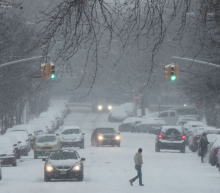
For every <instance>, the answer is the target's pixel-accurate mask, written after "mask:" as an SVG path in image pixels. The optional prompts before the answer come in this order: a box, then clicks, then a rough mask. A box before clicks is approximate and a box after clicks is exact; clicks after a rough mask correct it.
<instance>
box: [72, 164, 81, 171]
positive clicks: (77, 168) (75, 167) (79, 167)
mask: <svg viewBox="0 0 220 193" xmlns="http://www.w3.org/2000/svg"><path fill="white" fill-rule="evenodd" d="M73 170H75V171H79V170H81V166H80V165H76V166H73Z"/></svg>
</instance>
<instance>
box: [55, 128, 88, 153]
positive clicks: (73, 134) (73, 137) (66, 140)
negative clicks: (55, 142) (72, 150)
mask: <svg viewBox="0 0 220 193" xmlns="http://www.w3.org/2000/svg"><path fill="white" fill-rule="evenodd" d="M58 135H59V137H60V141H61V144H62V147H80V148H81V149H83V148H84V135H85V134H84V133H83V132H82V130H81V129H80V128H79V127H78V126H65V127H64V128H63V129H62V130H61V131H60V132H59V133H58Z"/></svg>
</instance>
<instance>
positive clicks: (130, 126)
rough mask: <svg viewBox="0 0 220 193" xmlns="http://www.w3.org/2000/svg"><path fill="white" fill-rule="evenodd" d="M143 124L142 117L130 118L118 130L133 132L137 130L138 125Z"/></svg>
mask: <svg viewBox="0 0 220 193" xmlns="http://www.w3.org/2000/svg"><path fill="white" fill-rule="evenodd" d="M141 122H142V118H140V117H129V118H127V119H125V120H124V121H123V122H122V124H120V125H119V128H118V130H119V131H120V132H132V131H133V130H134V129H135V126H136V124H138V123H141Z"/></svg>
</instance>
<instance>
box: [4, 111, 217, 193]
mask: <svg viewBox="0 0 220 193" xmlns="http://www.w3.org/2000/svg"><path fill="white" fill-rule="evenodd" d="M106 120H107V116H106V115H105V114H93V113H91V112H90V113H71V114H70V115H69V116H68V117H67V118H66V120H65V124H73V125H76V124H77V125H79V126H81V127H82V129H83V130H84V132H85V133H86V136H85V137H86V148H85V149H83V150H80V149H79V153H80V155H81V157H85V158H86V161H85V179H84V181H83V182H77V181H52V182H44V180H43V165H44V162H43V161H41V160H40V159H38V160H34V159H33V154H32V153H31V154H30V155H29V157H27V158H23V159H22V161H20V162H19V163H18V166H17V167H3V171H2V172H3V180H2V181H1V182H0V187H1V188H0V193H16V192H20V193H30V192H31V193H39V192H40V193H50V192H51V193H60V192H65V193H68V192H75V193H103V192H106V193H130V192H145V193H146V192H149V193H176V192H178V193H208V192H210V193H219V192H220V183H219V181H220V174H219V173H218V172H217V170H216V169H215V168H212V167H210V165H208V164H207V163H204V164H201V163H200V160H199V157H197V156H196V154H194V153H191V152H190V151H187V152H186V153H185V154H183V153H179V152H178V151H162V152H160V153H156V152H155V151H154V141H155V136H154V135H150V134H134V133H124V134H122V144H121V147H91V145H90V131H91V129H92V128H94V127H96V126H100V125H109V124H110V123H108V122H107V121H106ZM115 126H116V125H115ZM139 147H142V148H143V159H144V166H143V183H144V185H145V186H144V187H140V186H138V184H135V185H134V186H133V187H131V186H130V184H129V182H128V180H129V178H131V177H133V176H134V175H135V174H136V173H135V170H134V164H133V155H134V153H135V152H136V151H137V149H138V148H139Z"/></svg>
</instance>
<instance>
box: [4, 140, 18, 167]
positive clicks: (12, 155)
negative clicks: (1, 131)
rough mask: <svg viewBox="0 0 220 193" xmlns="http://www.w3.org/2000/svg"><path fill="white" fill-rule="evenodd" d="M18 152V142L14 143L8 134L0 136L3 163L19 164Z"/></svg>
mask: <svg viewBox="0 0 220 193" xmlns="http://www.w3.org/2000/svg"><path fill="white" fill-rule="evenodd" d="M18 153H19V150H18V148H17V144H13V142H12V141H11V140H10V139H9V138H8V137H6V136H0V161H1V164H2V165H12V166H17V157H18V155H17V154H18Z"/></svg>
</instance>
